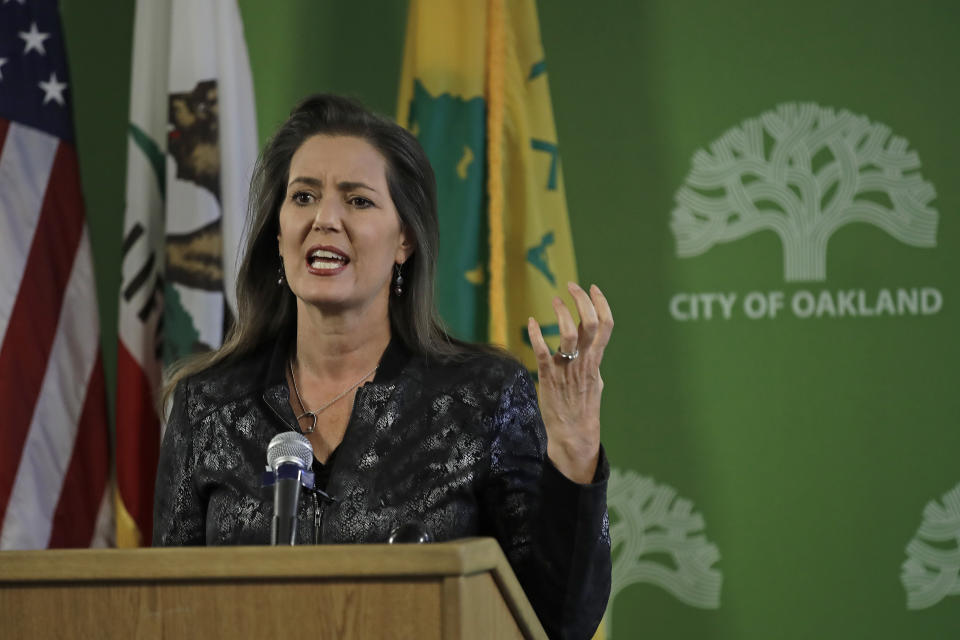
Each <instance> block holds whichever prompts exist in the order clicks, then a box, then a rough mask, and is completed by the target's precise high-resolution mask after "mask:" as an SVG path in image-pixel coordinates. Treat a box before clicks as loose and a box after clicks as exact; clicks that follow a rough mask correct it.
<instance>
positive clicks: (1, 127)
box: [0, 118, 10, 151]
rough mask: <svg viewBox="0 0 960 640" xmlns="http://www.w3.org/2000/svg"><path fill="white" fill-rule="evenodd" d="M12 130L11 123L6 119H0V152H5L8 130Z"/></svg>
mask: <svg viewBox="0 0 960 640" xmlns="http://www.w3.org/2000/svg"><path fill="white" fill-rule="evenodd" d="M9 128H10V121H9V120H7V119H6V118H0V151H3V144H4V143H5V142H6V141H7V130H8V129H9Z"/></svg>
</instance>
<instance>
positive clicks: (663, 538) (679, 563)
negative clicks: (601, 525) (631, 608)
mask: <svg viewBox="0 0 960 640" xmlns="http://www.w3.org/2000/svg"><path fill="white" fill-rule="evenodd" d="M607 508H608V509H609V511H610V523H611V524H610V541H611V545H612V547H611V555H612V557H613V578H612V584H611V588H610V600H609V604H608V605H607V615H606V619H607V627H608V628H610V629H612V626H613V600H614V598H615V597H616V596H617V593H619V592H620V591H621V590H622V589H623V588H624V587H626V586H627V585H630V584H633V583H637V582H646V583H650V584H653V585H656V586H658V587H662V588H663V589H665V590H667V591H668V592H670V593H671V594H673V595H674V596H675V597H676V598H677V599H679V600H680V601H681V602H684V603H686V604H688V605H690V606H693V607H699V608H702V609H718V608H719V607H720V586H721V583H722V581H723V577H722V575H721V573H720V571H719V570H718V569H716V568H714V567H713V565H714V563H715V562H717V561H718V560H719V559H720V552H719V551H718V550H717V547H716V545H714V544H712V543H711V542H709V541H708V540H707V538H706V536H704V535H703V533H702V531H703V528H704V522H703V516H701V515H700V514H699V513H697V512H695V511H693V504H692V503H691V502H690V501H689V500H686V499H684V498H681V497H678V496H677V492H676V491H675V490H674V489H673V488H671V487H669V486H667V485H664V484H659V485H658V484H657V483H656V482H654V480H653V479H652V478H646V477H644V476H641V475H638V474H636V473H634V472H633V471H629V470H628V471H620V470H618V469H611V470H610V482H609V484H608V486H607ZM664 556H669V558H670V561H669V562H667V563H664V562H662V558H663V557H664Z"/></svg>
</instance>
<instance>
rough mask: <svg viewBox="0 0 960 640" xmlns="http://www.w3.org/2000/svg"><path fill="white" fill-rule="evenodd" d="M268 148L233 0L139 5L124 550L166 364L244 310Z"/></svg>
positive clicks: (127, 272) (148, 509)
mask: <svg viewBox="0 0 960 640" xmlns="http://www.w3.org/2000/svg"><path fill="white" fill-rule="evenodd" d="M256 154H257V128H256V114H255V110H254V100H253V82H252V80H251V76H250V63H249V59H248V57H247V48H246V43H245V42H244V37H243V24H242V22H241V19H240V12H239V10H238V8H237V3H236V0H205V1H204V2H196V1H195V0H137V9H136V22H135V26H134V45H133V70H132V81H131V95H130V126H129V130H128V145H127V208H126V212H125V216H124V231H123V263H122V284H121V291H120V318H119V334H120V336H119V340H120V342H119V348H118V355H117V455H116V459H117V485H118V491H117V545H118V546H139V545H145V544H150V536H151V532H152V529H153V518H152V511H153V489H154V478H155V475H156V465H157V453H158V449H159V445H160V436H161V418H160V413H159V411H158V405H157V400H158V391H159V389H160V384H161V377H162V371H163V367H164V366H165V365H168V364H170V363H171V362H173V361H175V360H177V359H179V358H181V357H183V356H186V355H189V354H191V353H196V352H199V351H204V350H207V349H211V348H216V347H218V346H219V345H220V344H221V342H222V341H223V338H224V334H225V332H226V330H227V329H228V328H229V326H230V323H231V322H232V321H233V317H234V314H235V310H236V300H235V287H236V273H237V269H238V266H239V260H240V256H239V251H240V247H241V246H242V242H241V237H240V236H241V231H242V228H243V219H244V214H245V211H246V202H247V189H248V186H249V183H250V174H251V172H252V170H253V165H254V162H255V160H256Z"/></svg>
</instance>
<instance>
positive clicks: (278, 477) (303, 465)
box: [264, 431, 313, 545]
mask: <svg viewBox="0 0 960 640" xmlns="http://www.w3.org/2000/svg"><path fill="white" fill-rule="evenodd" d="M312 463H313V447H312V446H310V441H309V440H307V438H306V436H304V435H303V434H301V433H297V432H295V431H287V432H284V433H280V434H278V435H276V436H274V438H273V440H271V441H270V445H269V446H268V447H267V467H268V470H267V472H266V473H265V474H264V486H270V485H273V526H272V528H271V530H270V544H273V545H284V544H290V545H292V544H294V543H295V542H296V538H297V502H298V501H299V500H300V487H301V486H303V487H305V488H307V489H313V472H312V471H310V465H311V464H312Z"/></svg>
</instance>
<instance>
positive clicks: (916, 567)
mask: <svg viewBox="0 0 960 640" xmlns="http://www.w3.org/2000/svg"><path fill="white" fill-rule="evenodd" d="M900 579H901V581H902V582H903V586H904V588H905V589H906V590H907V609H926V608H927V607H932V606H933V605H935V604H937V603H938V602H940V601H941V600H943V599H944V598H946V597H947V596H960V484H958V485H957V486H956V487H954V488H953V489H952V490H950V491H948V492H947V493H945V494H944V496H943V504H940V503H938V502H937V501H936V500H931V501H930V502H928V503H927V506H926V507H925V508H924V509H923V522H922V523H921V524H920V528H919V529H918V530H917V533H916V535H915V536H914V537H913V540H911V541H910V543H909V544H907V559H906V561H905V562H904V563H903V573H902V574H901V576H900Z"/></svg>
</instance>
